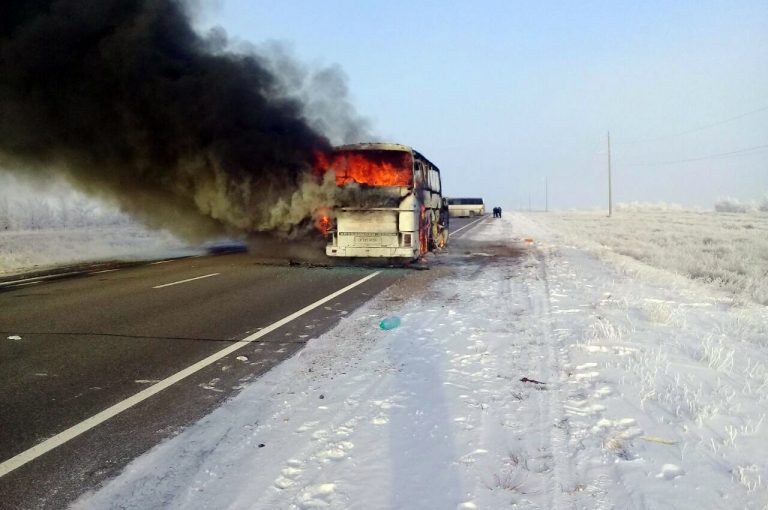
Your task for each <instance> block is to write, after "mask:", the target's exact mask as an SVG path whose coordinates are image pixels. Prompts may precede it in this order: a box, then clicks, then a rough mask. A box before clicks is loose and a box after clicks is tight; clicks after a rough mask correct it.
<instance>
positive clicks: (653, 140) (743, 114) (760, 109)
mask: <svg viewBox="0 0 768 510" xmlns="http://www.w3.org/2000/svg"><path fill="white" fill-rule="evenodd" d="M766 110H768V106H763V107H762V108H757V109H755V110H750V111H748V112H744V113H740V114H739V115H734V116H733V117H728V118H727V119H723V120H719V121H717V122H713V123H711V124H705V125H703V126H699V127H695V128H692V129H688V130H686V131H680V132H679V133H672V134H669V135H662V136H657V137H655V138H646V139H640V140H628V141H624V142H622V141H620V142H619V144H621V145H628V144H632V143H646V142H656V141H658V140H665V139H667V138H676V137H678V136H683V135H687V134H690V133H696V132H697V131H703V130H705V129H709V128H712V127H715V126H719V125H721V124H727V123H729V122H733V121H734V120H739V119H742V118H744V117H749V116H750V115H754V114H756V113H760V112H764V111H766Z"/></svg>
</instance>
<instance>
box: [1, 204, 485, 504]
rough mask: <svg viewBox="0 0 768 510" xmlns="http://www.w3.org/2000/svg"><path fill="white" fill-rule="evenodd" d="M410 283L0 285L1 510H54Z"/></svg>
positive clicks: (205, 272)
mask: <svg viewBox="0 0 768 510" xmlns="http://www.w3.org/2000/svg"><path fill="white" fill-rule="evenodd" d="M476 222H477V220H475V219H473V220H464V219H460V220H455V221H454V222H453V223H452V230H453V231H454V232H456V233H457V235H456V236H455V240H456V241H459V240H460V238H461V236H462V235H463V234H464V233H466V232H467V231H468V230H469V229H471V228H472V227H473V226H474V225H476V224H477V223H476ZM409 272H410V270H406V269H384V270H381V269H369V268H359V267H334V268H312V267H300V266H299V267H288V266H270V265H262V264H257V263H255V262H254V260H253V259H252V258H251V257H250V256H248V255H247V254H229V255H220V256H205V257H193V258H186V259H178V260H172V261H161V262H156V263H148V264H146V265H140V266H134V267H126V268H122V269H117V270H108V271H95V272H92V273H87V272H86V273H84V274H81V275H78V276H75V277H72V278H64V279H55V280H46V279H39V278H33V279H30V280H26V279H18V280H16V283H9V282H7V281H6V282H4V283H3V282H0V408H1V409H2V413H0V430H2V434H0V463H1V464H0V494H2V495H3V496H2V498H0V508H14V509H16V508H62V507H65V506H66V505H67V504H68V503H69V502H71V501H72V500H73V499H74V498H76V497H77V496H79V495H80V494H82V493H83V492H84V491H86V490H89V489H91V488H93V487H95V486H97V485H98V484H99V483H101V482H102V481H104V480H105V479H107V478H109V477H110V476H113V475H115V474H116V473H117V472H119V470H120V469H122V468H123V467H124V466H125V465H126V464H127V463H128V462H130V461H131V460H132V459H133V458H135V457H136V456H137V455H139V454H141V453H143V452H144V451H146V450H148V449H149V448H151V447H152V446H154V445H155V444H157V443H159V442H160V441H162V440H163V439H164V438H167V437H170V436H172V435H174V434H176V433H178V431H180V430H181V429H182V428H183V427H184V426H185V425H187V424H189V423H192V422H193V421H195V420H197V419H200V418H201V417H203V416H204V415H205V414H207V413H208V412H210V411H211V410H212V409H213V408H215V407H216V406H217V405H219V404H220V403H221V402H222V401H223V400H225V399H227V398H228V397H230V396H231V395H232V394H233V392H236V391H238V389H239V388H241V387H242V385H243V384H245V383H247V381H248V380H250V379H253V378H254V377H258V376H259V375H261V374H263V373H264V372H266V371H267V370H269V369H270V368H271V367H273V366H274V365H275V364H277V363H279V362H280V361H282V360H284V359H286V358H287V357H289V356H291V355H292V354H294V353H295V352H296V351H298V350H299V349H301V347H302V346H303V345H304V343H305V342H306V341H307V340H309V339H310V338H312V337H315V336H318V335H319V334H321V333H322V332H324V331H326V330H328V329H329V328H331V327H332V326H333V325H335V324H336V323H337V322H338V320H339V319H340V318H341V317H343V316H344V315H346V314H347V313H349V312H350V311H352V310H353V309H355V308H356V307H358V306H360V305H361V304H362V303H364V302H365V301H366V300H368V299H369V298H370V297H371V296H373V295H375V294H376V293H378V292H380V291H381V290H383V289H384V288H386V287H387V286H389V285H391V284H392V283H393V282H394V281H396V280H397V279H399V278H401V277H403V276H404V275H407V274H408V273H409Z"/></svg>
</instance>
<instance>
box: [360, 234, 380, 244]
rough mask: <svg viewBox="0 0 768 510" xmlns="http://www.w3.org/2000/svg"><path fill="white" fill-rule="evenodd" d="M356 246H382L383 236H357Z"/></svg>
mask: <svg viewBox="0 0 768 510" xmlns="http://www.w3.org/2000/svg"><path fill="white" fill-rule="evenodd" d="M355 244H363V245H366V246H381V236H374V235H370V236H366V235H362V236H361V235H357V236H355Z"/></svg>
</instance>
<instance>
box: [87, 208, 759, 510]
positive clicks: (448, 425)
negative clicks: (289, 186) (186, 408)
mask: <svg viewBox="0 0 768 510" xmlns="http://www.w3.org/2000/svg"><path fill="white" fill-rule="evenodd" d="M541 236H543V238H542V237H541ZM466 238H467V239H468V240H469V241H471V242H472V243H474V244H473V248H471V249H469V250H466V251H464V250H460V251H455V252H454V253H452V254H451V255H449V256H444V257H443V258H442V259H441V260H438V262H439V263H438V266H437V267H436V270H435V271H434V272H435V273H437V274H438V277H436V278H433V279H430V278H428V277H425V276H418V278H423V279H424V280H425V281H429V285H427V286H426V287H425V288H423V289H418V288H414V287H415V286H414V285H410V286H409V285H408V284H407V283H405V284H401V285H399V286H395V287H392V288H390V289H389V290H387V291H386V292H385V293H383V294H382V295H380V296H378V297H376V298H375V299H374V300H372V301H371V302H369V303H368V304H367V305H365V306H364V307H362V308H360V309H358V310H357V311H356V312H354V313H352V314H350V315H349V316H348V317H347V318H345V319H344V320H343V321H342V322H341V323H340V324H339V326H337V327H336V328H335V329H334V330H332V331H330V332H328V333H326V334H324V335H323V336H321V337H320V338H315V339H312V340H311V341H310V342H309V343H308V345H307V346H306V348H305V349H303V350H302V351H301V352H300V353H299V354H298V355H297V356H295V357H294V358H292V359H290V360H288V361H287V362H285V363H283V364H282V365H280V366H278V367H276V368H275V369H273V370H272V371H271V372H269V373H267V374H266V375H264V376H263V377H261V378H260V379H258V380H256V381H254V382H252V383H249V384H248V385H247V386H246V387H245V389H244V390H243V391H242V392H241V393H240V394H239V395H238V396H236V397H235V398H233V399H231V400H230V401H228V402H227V403H226V404H224V405H223V406H222V407H220V408H219V409H217V410H216V411H215V412H213V413H212V414H211V415H209V416H208V417H206V418H204V419H203V420H201V421H200V422H198V423H197V424H195V425H193V426H191V427H189V428H188V429H187V430H185V431H183V432H181V433H180V434H179V435H177V436H176V437H175V438H173V439H171V440H169V441H167V442H165V443H163V444H161V445H159V446H157V447H156V448H154V449H153V450H151V451H150V452H148V453H147V454H145V455H144V456H142V457H140V458H138V459H136V460H135V461H134V462H132V463H131V464H130V465H129V466H128V467H127V468H126V470H125V471H124V472H123V473H122V474H121V475H120V476H118V477H117V478H116V479H114V480H112V481H111V482H109V483H108V484H106V485H105V486H104V487H103V488H101V490H99V491H97V492H95V493H92V494H88V495H86V496H84V497H83V498H81V499H80V500H79V501H78V502H77V503H76V504H75V505H74V506H75V508H84V509H85V508H134V509H149V508H199V509H209V508H217V509H223V508H232V509H240V508H243V509H245V508H248V509H274V508H296V509H305V508H306V509H309V508H336V509H341V508H345V509H365V510H373V509H390V508H398V509H454V508H456V509H494V508H509V507H513V508H531V509H533V508H541V509H550V508H558V509H560V508H585V509H587V508H589V509H593V508H598V509H599V508H605V509H608V508H648V509H659V508H678V509H679V508H696V509H707V508H711V509H716V508H717V509H720V508H756V509H757V508H765V505H766V504H767V503H768V497H767V496H766V483H768V478H767V477H766V469H768V460H766V459H768V433H767V432H766V431H768V425H767V424H766V423H765V414H766V412H768V360H767V359H766V358H767V356H766V348H767V346H766V344H767V343H768V340H767V336H768V326H767V325H766V324H768V321H766V315H765V308H764V307H757V306H756V307H750V306H740V307H732V306H730V305H729V304H728V303H725V302H723V300H722V299H721V297H720V295H719V294H718V293H716V292H715V291H714V290H712V291H710V289H708V288H707V287H705V286H703V285H701V286H691V287H687V286H686V287H684V288H680V287H679V286H677V285H663V284H662V283H660V282H659V281H658V280H654V281H643V280H640V279H635V278H633V277H632V276H629V275H626V274H624V273H621V272H619V271H617V270H616V269H614V268H612V267H611V266H608V265H606V263H605V262H602V261H600V260H599V259H597V258H595V257H594V256H592V255H590V254H588V253H586V252H584V251H580V250H578V249H575V248H567V247H563V246H558V245H557V244H555V243H554V242H552V241H551V240H550V239H548V237H547V232H546V231H545V230H543V229H540V228H539V226H538V225H537V224H536V223H535V222H534V221H533V220H531V219H530V217H526V216H523V215H513V216H512V217H511V219H510V218H507V217H505V218H504V219H490V218H489V219H488V220H486V221H484V222H483V223H481V224H480V225H479V226H478V227H477V228H475V229H472V230H470V232H469V233H468V234H467V236H466ZM526 238H532V239H533V240H534V241H535V242H534V243H525V242H521V241H519V240H521V239H526ZM505 246H506V247H512V248H515V249H499V248H500V247H501V248H504V247H505ZM473 253H474V255H473ZM477 254H482V255H484V256H478V255H477ZM440 264H443V265H442V266H441V265H440ZM422 274H423V273H422ZM675 281H676V280H675ZM390 316H397V317H399V318H400V319H401V324H400V326H399V327H397V328H395V329H392V330H390V331H384V330H382V329H380V328H379V322H380V321H381V320H382V319H383V318H384V317H390ZM254 348H258V345H255V346H254ZM243 355H244V356H247V353H243ZM169 405H172V403H169ZM513 505H514V506H513Z"/></svg>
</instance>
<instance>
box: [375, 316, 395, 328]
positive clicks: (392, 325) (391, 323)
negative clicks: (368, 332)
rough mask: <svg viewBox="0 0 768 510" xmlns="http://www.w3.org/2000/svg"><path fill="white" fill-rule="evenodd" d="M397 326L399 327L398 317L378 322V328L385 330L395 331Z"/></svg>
mask: <svg viewBox="0 0 768 510" xmlns="http://www.w3.org/2000/svg"><path fill="white" fill-rule="evenodd" d="M399 325H400V317H387V318H386V319H384V320H383V321H381V322H379V327H380V328H381V329H385V330H389V329H395V328H396V327H398V326H399Z"/></svg>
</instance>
